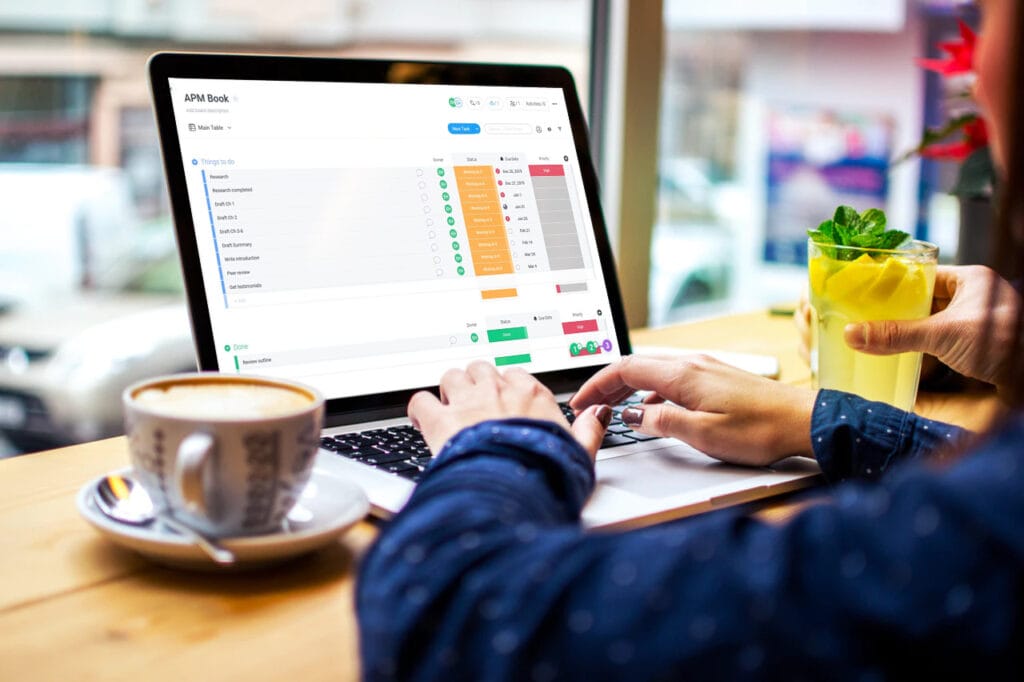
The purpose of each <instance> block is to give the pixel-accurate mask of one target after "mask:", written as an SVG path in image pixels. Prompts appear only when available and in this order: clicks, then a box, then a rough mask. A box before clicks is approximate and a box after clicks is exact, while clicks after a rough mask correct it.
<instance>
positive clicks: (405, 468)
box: [377, 462, 421, 475]
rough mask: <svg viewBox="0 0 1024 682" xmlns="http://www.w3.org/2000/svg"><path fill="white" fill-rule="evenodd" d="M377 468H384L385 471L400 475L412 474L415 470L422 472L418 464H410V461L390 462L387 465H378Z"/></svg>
mask: <svg viewBox="0 0 1024 682" xmlns="http://www.w3.org/2000/svg"><path fill="white" fill-rule="evenodd" d="M377 468H378V469H383V470H384V471H386V472H388V473H389V474H399V475H401V474H411V473H413V472H416V473H421V472H420V468H419V467H418V466H413V465H412V464H409V463H408V462H396V463H394V464H389V465H387V466H383V467H377Z"/></svg>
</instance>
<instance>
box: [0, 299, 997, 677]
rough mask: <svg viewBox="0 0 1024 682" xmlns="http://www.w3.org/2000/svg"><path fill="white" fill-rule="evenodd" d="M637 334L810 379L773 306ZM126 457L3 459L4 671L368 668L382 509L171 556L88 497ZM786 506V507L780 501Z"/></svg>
mask: <svg viewBox="0 0 1024 682" xmlns="http://www.w3.org/2000/svg"><path fill="white" fill-rule="evenodd" d="M632 337H633V339H634V343H636V344H647V345H676V346H686V347H698V348H717V349H721V350H732V351H747V352H758V353H767V354H772V355H776V356H778V358H779V360H780V366H781V377H780V378H781V380H782V381H787V382H793V383H806V382H808V381H809V379H810V376H809V373H808V371H807V369H806V367H805V366H804V365H803V363H802V362H801V361H800V359H799V358H798V357H797V355H796V352H795V344H796V334H795V331H794V328H793V326H792V322H791V321H790V320H789V319H788V318H778V317H771V316H769V315H768V314H767V313H765V312H757V313H751V314H747V315H734V316H729V317H724V318H717V319H713V320H707V321H702V322H695V323H688V324H685V325H678V326H674V327H669V328H665V329H648V330H639V331H636V332H634V333H633V335H632ZM996 404H997V403H996V401H995V399H994V398H993V397H992V396H991V395H988V396H981V397H979V396H929V395H925V396H922V397H921V399H920V400H919V403H918V410H919V411H921V412H923V413H925V414H927V415H928V416H931V417H935V418H939V419H944V420H946V421H950V422H954V423H958V424H962V425H965V426H974V427H977V426H978V425H979V424H983V423H984V422H985V420H986V419H987V418H988V417H989V416H991V415H992V414H993V413H994V410H995V409H996ZM127 461H128V455H127V451H126V443H125V440H124V438H112V439H109V440H103V441H98V442H95V443H88V444H85V445H78V446H73V447H69V448H63V449H60V450H53V451H50V452H45V453H40V454H35V455H29V456H24V457H18V458H14V459H9V460H3V461H0V633H2V634H0V680H5V681H6V680H62V681H64V680H76V681H83V680H122V679H124V680H128V679H130V680H143V679H145V680H164V679H166V680H192V679H197V680H198V679H201V680H232V681H235V680H282V679H290V680H302V681H303V682H308V681H310V680H349V679H356V678H357V677H358V655H357V630H356V622H355V616H354V610H353V603H352V595H353V566H354V563H355V561H356V559H357V558H358V557H359V556H360V554H361V553H362V552H363V551H365V549H366V547H367V546H368V544H369V543H370V542H371V541H372V539H373V537H374V535H375V532H376V531H375V527H374V525H373V524H372V523H370V522H362V523H360V524H358V525H357V526H356V527H355V528H354V529H353V530H352V531H351V532H350V533H348V534H347V535H346V536H345V537H344V538H343V539H342V540H341V541H339V542H338V543H337V544H335V545H332V546H330V547H328V548H327V549H324V550H322V551H320V552H318V553H316V554H314V555H311V556H309V557H306V558H303V559H300V560H297V561H295V562H292V563H289V564H286V565H283V566H279V567H277V568H275V569H267V570H265V571H262V572H258V573H251V574H238V575H226V574H225V575H206V574H193V573H186V572H178V571H172V570H169V569H164V568H160V567H158V566H155V565H153V564H150V563H149V562H147V561H146V560H144V559H142V558H140V557H138V556H137V555H135V554H133V553H132V552H129V551H127V550H122V549H120V548H118V547H116V546H114V545H112V544H111V543H109V542H108V541H106V540H105V539H103V538H101V537H100V536H99V535H98V534H97V533H96V532H95V531H94V530H93V529H92V528H90V527H89V526H88V525H87V524H86V523H85V521H83V520H82V519H80V518H79V516H78V513H77V511H76V508H75V502H74V498H75V494H76V492H77V491H78V489H79V488H80V487H81V486H82V485H83V484H84V483H85V482H87V481H88V480H90V479H91V478H93V477H96V476H99V475H101V474H103V473H104V472H106V471H109V470H111V469H114V468H117V467H121V466H124V465H125V464H126V463H127ZM787 508H788V507H787V505H785V504H784V503H783V504H778V503H776V505H775V507H774V509H775V510H777V511H780V512H781V514H780V515H784V514H785V513H786V510H787ZM771 511H772V508H769V513H770V512H771Z"/></svg>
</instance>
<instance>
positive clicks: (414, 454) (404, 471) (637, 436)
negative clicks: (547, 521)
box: [320, 396, 657, 481]
mask: <svg viewBox="0 0 1024 682" xmlns="http://www.w3.org/2000/svg"><path fill="white" fill-rule="evenodd" d="M639 402H640V398H639V397H638V396H631V397H630V398H628V399H627V400H626V401H624V402H623V403H622V404H621V405H616V406H614V407H613V408H612V412H613V416H612V422H611V424H610V425H609V426H608V432H607V433H606V434H605V436H604V441H602V443H601V447H602V448H616V447H620V446H623V445H631V444H632V443H638V442H642V441H648V440H654V439H655V438H657V436H648V435H645V434H642V433H637V432H635V431H633V430H632V429H630V428H629V427H628V426H626V425H625V424H624V423H623V422H622V418H621V417H622V410H623V409H625V408H626V407H628V406H630V405H635V404H637V403H639ZM559 407H561V408H562V414H564V415H565V417H566V419H568V420H569V423H570V424H571V423H572V422H573V420H574V419H575V415H574V414H573V413H572V410H571V409H570V408H569V405H568V404H567V403H559ZM320 447H321V448H323V449H324V450H329V451H331V452H336V453H338V454H339V455H341V456H343V457H348V458H349V459H352V460H355V461H358V462H362V463H363V464H368V465H370V466H372V467H375V468H377V469H380V470H382V471H386V472H388V473H391V474H396V475H398V476H402V477H403V478H408V479H409V480H411V481H418V480H420V477H421V476H422V475H423V470H424V469H426V467H427V465H428V464H430V460H431V458H432V457H433V455H432V454H431V452H430V448H428V447H427V444H426V442H424V440H423V437H422V436H421V435H420V432H419V431H418V430H416V429H415V428H413V427H412V426H411V425H409V424H404V425H401V426H391V427H388V428H384V429H371V430H369V431H356V432H353V433H339V434H338V435H336V436H324V437H323V438H321V439H320Z"/></svg>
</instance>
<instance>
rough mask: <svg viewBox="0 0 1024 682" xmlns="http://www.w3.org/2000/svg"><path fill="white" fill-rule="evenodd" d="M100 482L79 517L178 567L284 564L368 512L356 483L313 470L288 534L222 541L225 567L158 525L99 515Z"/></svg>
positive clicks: (87, 489)
mask: <svg viewBox="0 0 1024 682" xmlns="http://www.w3.org/2000/svg"><path fill="white" fill-rule="evenodd" d="M130 472H131V468H130V467H126V468H124V469H121V470H119V471H117V472H112V473H119V474H128V473H130ZM102 478H103V476H100V477H98V478H95V479H93V480H92V481H90V482H89V483H87V484H86V485H85V486H83V487H82V489H81V490H79V491H78V497H77V504H78V512H79V513H80V514H81V515H82V517H83V518H84V519H85V520H86V521H88V522H89V523H90V524H91V525H92V526H93V528H95V529H96V530H98V531H99V532H100V533H101V534H103V535H105V536H106V537H107V538H108V539H110V540H111V541H113V542H115V543H117V544H118V545H121V546H122V547H127V548H128V549H131V550H134V551H136V552H138V553H139V554H142V555H143V556H146V557H148V558H150V559H152V560H153V561H156V562H158V563H161V564H167V565H170V566H174V567H176V568H191V569H204V570H210V569H218V570H223V569H227V570H232V569H233V570H238V569H246V568H255V567H258V566H264V565H267V564H271V563H275V562H279V561H284V560H285V559H290V558H292V557H296V556H299V555H300V554H305V553H306V552H310V551H312V550H314V549H318V548H320V547H323V546H325V545H327V544H329V543H331V542H332V541H334V540H335V539H336V538H337V537H338V536H340V535H341V534H342V533H344V532H345V531H346V530H348V529H349V528H350V527H351V526H352V525H353V524H355V523H356V522H357V521H359V520H360V519H362V518H363V517H364V516H366V514H367V512H368V511H369V509H370V503H369V501H368V500H367V499H366V494H365V493H364V492H363V489H362V488H360V487H359V486H357V485H356V484H355V483H352V482H351V481H348V480H346V479H344V478H340V477H339V476H338V475H337V474H333V473H331V472H329V471H326V470H324V469H321V468H316V469H313V475H312V477H311V478H310V480H309V484H308V485H307V486H306V489H305V490H303V491H302V497H301V498H300V499H299V503H298V504H297V505H296V506H295V509H293V510H292V511H291V513H290V514H289V515H288V521H287V529H282V530H281V531H279V532H277V533H270V534H267V535H255V536H247V537H237V538H222V539H220V540H218V543H219V544H220V545H222V546H223V547H225V548H227V549H229V550H231V551H232V552H233V553H234V554H235V559H236V560H235V563H233V564H228V565H223V564H218V563H216V562H214V561H213V560H212V559H210V557H208V556H207V555H206V553H204V552H203V551H202V550H201V549H200V548H199V546H198V545H196V544H195V543H193V542H192V541H191V540H189V539H188V538H186V537H184V536H182V535H179V534H178V533H176V532H175V531H173V530H171V529H170V528H168V527H166V526H165V525H164V524H162V523H160V522H159V521H155V522H154V523H152V524H150V525H148V526H133V525H130V524H127V523H122V522H120V521H115V520H114V519H112V518H110V517H109V516H107V515H106V514H104V513H103V512H101V511H100V510H99V508H98V507H97V506H96V501H95V500H94V499H93V491H94V490H95V489H96V485H97V484H98V483H99V482H100V480H102Z"/></svg>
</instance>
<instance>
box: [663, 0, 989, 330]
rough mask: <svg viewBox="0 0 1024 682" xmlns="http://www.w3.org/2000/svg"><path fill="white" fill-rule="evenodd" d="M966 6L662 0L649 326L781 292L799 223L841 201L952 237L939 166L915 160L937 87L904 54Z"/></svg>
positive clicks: (807, 224) (947, 26)
mask: <svg viewBox="0 0 1024 682" xmlns="http://www.w3.org/2000/svg"><path fill="white" fill-rule="evenodd" d="M971 14H972V11H971V10H970V8H965V7H964V3H960V2H955V1H954V0H927V1H925V0H870V1H865V2H860V3H850V2H844V1H842V0H820V1H818V2H813V3H808V2H804V1H802V0H778V2H773V3H760V4H759V3H747V2H743V1H742V0H722V1H721V2H716V3H694V2H689V1H687V0H664V26H665V32H666V33H665V36H666V39H665V61H664V70H663V74H662V77H663V80H662V89H661V98H662V101H661V127H660V135H659V147H660V150H659V159H658V173H659V183H658V184H659V190H658V198H657V207H658V209H657V220H656V224H655V226H654V228H653V229H654V233H653V235H652V249H651V263H652V265H651V279H650V287H649V297H648V300H649V311H650V313H649V317H650V319H649V322H650V323H652V324H664V323H668V322H672V321H677V320H682V319H687V318H692V317H696V316H703V315H708V314H715V313H722V312H728V311H734V310H742V309H752V308H757V307H763V306H766V305H770V304H775V303H780V302H784V301H793V300H795V299H796V298H797V297H798V296H799V295H800V292H801V290H802V288H803V285H804V279H805V272H806V270H805V265H804V259H805V258H806V246H805V241H806V230H807V229H809V228H813V227H816V226H817V223H819V222H820V221H821V220H824V219H826V218H828V217H830V214H831V212H832V210H834V208H835V207H836V206H837V205H839V204H843V203H846V204H851V205H853V206H855V207H857V208H859V209H863V208H867V207H870V206H877V207H880V208H883V209H885V210H886V212H887V214H888V216H889V220H890V223H891V224H892V226H893V227H896V228H899V229H902V230H904V231H907V232H911V233H915V234H916V235H917V236H918V237H920V238H925V239H930V240H933V241H936V242H937V243H939V245H940V248H941V249H942V251H943V253H944V254H945V257H946V258H947V259H949V258H952V256H953V254H954V253H955V251H956V248H957V240H956V235H955V231H956V220H957V216H956V213H957V205H956V201H955V200H952V199H951V198H950V197H949V196H948V195H947V194H945V192H947V191H948V190H949V189H950V186H951V182H950V174H951V172H952V173H954V174H955V168H950V167H949V165H948V164H941V165H937V164H935V163H934V162H925V163H921V162H920V161H919V160H917V159H912V160H910V161H907V162H904V163H901V164H897V165H892V164H891V163H890V160H891V159H894V158H896V157H898V156H900V155H901V154H903V153H904V152H906V151H908V150H910V149H912V148H914V147H915V146H916V145H917V143H918V142H919V140H920V137H921V132H922V130H923V126H924V124H925V121H928V122H929V123H930V124H932V125H935V124H937V123H939V122H940V121H942V120H944V116H945V112H944V111H943V110H942V109H943V106H944V102H943V100H944V97H946V96H947V95H948V93H943V92H942V90H941V84H940V83H939V82H938V80H937V79H933V78H931V77H929V76H928V75H927V74H926V73H925V72H924V71H923V70H922V69H921V68H920V67H919V66H918V65H917V63H916V61H915V60H916V58H918V57H921V56H925V55H927V54H929V53H930V52H933V51H934V49H935V45H937V43H938V42H939V41H940V40H943V39H949V38H951V37H954V36H955V35H956V30H957V29H956V19H957V18H958V17H961V16H963V17H965V18H966V19H967V20H968V22H970V21H972V17H971V16H970V15H971Z"/></svg>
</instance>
